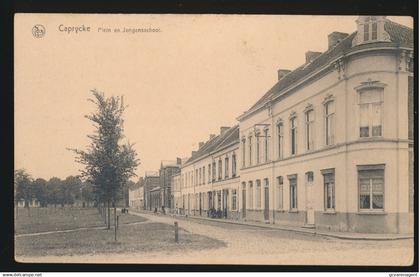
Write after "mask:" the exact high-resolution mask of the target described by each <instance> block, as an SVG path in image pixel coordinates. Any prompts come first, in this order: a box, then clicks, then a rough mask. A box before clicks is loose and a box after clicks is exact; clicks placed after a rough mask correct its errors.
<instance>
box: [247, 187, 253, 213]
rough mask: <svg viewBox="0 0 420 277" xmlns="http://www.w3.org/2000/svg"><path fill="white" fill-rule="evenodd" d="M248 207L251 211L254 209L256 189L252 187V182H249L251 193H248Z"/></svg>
mask: <svg viewBox="0 0 420 277" xmlns="http://www.w3.org/2000/svg"><path fill="white" fill-rule="evenodd" d="M248 198H249V199H248V207H249V208H250V209H253V208H254V188H253V185H252V181H249V193H248Z"/></svg>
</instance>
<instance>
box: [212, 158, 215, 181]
mask: <svg viewBox="0 0 420 277" xmlns="http://www.w3.org/2000/svg"><path fill="white" fill-rule="evenodd" d="M212 180H213V182H214V181H216V162H213V168H212Z"/></svg>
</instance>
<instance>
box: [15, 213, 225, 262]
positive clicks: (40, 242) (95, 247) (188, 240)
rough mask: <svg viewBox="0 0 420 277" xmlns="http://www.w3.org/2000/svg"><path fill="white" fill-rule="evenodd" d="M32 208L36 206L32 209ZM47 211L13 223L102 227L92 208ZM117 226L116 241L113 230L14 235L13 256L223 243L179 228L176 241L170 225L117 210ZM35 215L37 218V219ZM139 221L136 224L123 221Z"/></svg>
mask: <svg viewBox="0 0 420 277" xmlns="http://www.w3.org/2000/svg"><path fill="white" fill-rule="evenodd" d="M34 210H35V209H34ZM49 212H50V213H47V212H46V213H45V214H44V213H42V212H40V213H39V216H35V214H36V213H35V212H34V213H33V214H32V216H31V217H28V219H30V220H29V221H30V223H27V222H24V223H22V222H20V223H19V220H22V221H23V215H22V214H23V213H21V214H20V215H22V216H21V218H20V219H18V222H17V224H16V229H17V230H20V231H21V233H22V234H23V233H34V232H40V231H53V230H66V229H75V228H81V227H88V226H91V227H95V226H104V224H103V222H102V220H101V218H100V215H99V214H98V212H97V210H95V209H75V208H73V209H72V208H67V209H63V210H61V211H56V212H54V213H53V212H51V211H49ZM118 214H119V215H120V227H119V229H118V241H117V242H115V241H114V230H113V228H112V229H111V230H106V229H87V230H77V231H74V232H68V233H55V234H45V235H36V236H28V237H17V238H15V255H16V258H17V260H19V256H46V255H48V256H49V255H52V256H62V255H83V254H84V255H94V254H96V253H98V254H99V253H101V254H104V253H105V254H106V253H110V254H111V253H133V252H150V251H165V252H173V251H184V250H190V249H197V250H198V249H209V248H218V247H223V246H225V243H224V242H222V241H219V240H215V239H212V238H208V237H205V236H200V235H196V234H191V233H188V232H186V231H185V230H183V229H181V228H180V229H179V242H178V243H175V241H174V227H173V226H172V225H168V224H163V223H155V222H151V221H146V220H145V219H144V218H142V217H139V216H135V215H130V214H128V215H127V214H124V215H122V214H121V213H118ZM36 218H39V220H38V221H37V219H36ZM134 222H139V224H126V223H134ZM141 222H143V223H141Z"/></svg>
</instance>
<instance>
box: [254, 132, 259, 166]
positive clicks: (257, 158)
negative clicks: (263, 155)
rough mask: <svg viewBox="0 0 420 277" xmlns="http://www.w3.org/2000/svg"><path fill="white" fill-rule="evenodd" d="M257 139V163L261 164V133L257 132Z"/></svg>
mask: <svg viewBox="0 0 420 277" xmlns="http://www.w3.org/2000/svg"><path fill="white" fill-rule="evenodd" d="M255 140H256V145H255V149H256V151H257V154H256V158H257V164H259V163H260V133H255Z"/></svg>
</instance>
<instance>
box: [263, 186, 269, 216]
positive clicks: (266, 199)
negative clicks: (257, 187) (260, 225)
mask: <svg viewBox="0 0 420 277" xmlns="http://www.w3.org/2000/svg"><path fill="white" fill-rule="evenodd" d="M269 198H270V193H269V191H268V186H265V187H264V221H265V222H268V221H269V219H270V218H269V212H270V210H269V207H270V202H269Z"/></svg>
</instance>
